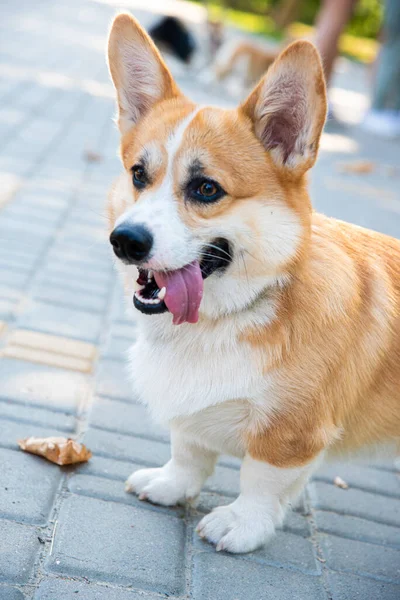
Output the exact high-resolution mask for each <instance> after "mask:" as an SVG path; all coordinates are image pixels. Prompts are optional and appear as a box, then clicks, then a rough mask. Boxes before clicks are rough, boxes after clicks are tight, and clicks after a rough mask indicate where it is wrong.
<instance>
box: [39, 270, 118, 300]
mask: <svg viewBox="0 0 400 600" xmlns="http://www.w3.org/2000/svg"><path fill="white" fill-rule="evenodd" d="M47 288H48V289H49V290H53V289H54V290H55V289H57V288H61V289H65V291H69V292H70V293H73V292H75V293H77V294H79V295H84V294H86V295H87V296H89V297H90V298H94V297H95V298H98V299H99V301H100V300H101V301H102V302H105V301H106V300H107V298H108V293H109V289H108V288H109V283H108V282H107V281H93V280H91V279H88V278H86V276H85V274H82V275H81V274H80V273H79V271H78V272H77V273H75V275H74V276H72V275H71V273H63V272H62V271H61V270H60V271H58V272H54V270H50V269H46V270H44V271H43V275H42V276H41V277H39V278H38V280H37V285H36V290H37V291H45V290H46V289H47Z"/></svg>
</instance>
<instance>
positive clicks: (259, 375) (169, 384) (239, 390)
mask: <svg viewBox="0 0 400 600" xmlns="http://www.w3.org/2000/svg"><path fill="white" fill-rule="evenodd" d="M170 321H171V316H170V315H168V314H166V315H163V316H159V317H156V318H152V317H147V316H144V315H140V316H139V318H138V339H137V342H136V343H135V345H134V346H133V348H132V349H131V351H130V365H131V374H132V379H133V383H134V388H135V391H136V393H137V394H138V396H139V398H140V400H141V401H142V402H144V403H145V404H147V405H148V407H149V409H150V411H151V413H152V416H153V418H154V419H155V420H157V421H159V422H163V423H167V422H170V421H172V420H174V419H179V418H182V417H187V416H189V415H195V414H196V413H199V412H200V411H204V410H205V409H209V408H210V407H213V406H218V405H220V404H222V403H225V402H231V403H232V401H246V402H249V401H250V402H251V401H254V402H255V403H257V402H258V401H259V400H261V399H264V402H265V398H266V394H267V388H268V381H267V378H266V377H265V375H264V374H263V364H262V360H261V358H260V356H259V353H258V352H257V351H256V349H254V348H252V347H251V346H250V345H249V344H247V343H246V342H244V341H242V340H239V334H240V329H241V327H240V326H239V325H238V322H237V321H236V322H235V320H234V318H232V317H230V318H229V319H226V320H219V321H218V322H217V323H214V324H212V325H210V324H209V323H207V324H205V323H201V322H200V323H198V324H197V325H195V326H193V325H189V324H183V325H179V326H173V325H172V324H171V323H170ZM264 366H265V365H264ZM218 412H220V411H218Z"/></svg>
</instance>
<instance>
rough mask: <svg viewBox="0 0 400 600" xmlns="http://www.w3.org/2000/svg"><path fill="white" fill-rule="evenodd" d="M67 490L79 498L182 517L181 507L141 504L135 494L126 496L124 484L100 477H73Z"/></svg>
mask: <svg viewBox="0 0 400 600" xmlns="http://www.w3.org/2000/svg"><path fill="white" fill-rule="evenodd" d="M132 471H133V469H132ZM129 474H130V473H129ZM68 489H69V490H70V491H71V492H73V493H74V494H78V495H80V496H89V497H90V498H100V500H109V501H112V502H120V503H122V504H128V505H130V506H136V507H137V508H140V509H142V508H143V509H149V510H156V511H161V512H166V513H170V514H175V515H180V516H182V515H183V511H184V509H183V507H171V508H170V507H168V508H166V507H163V506H157V505H155V504H151V503H150V502H143V501H141V500H139V499H138V497H137V496H136V495H135V494H128V493H127V492H126V491H125V485H124V482H122V481H115V480H112V479H105V478H102V477H94V476H91V475H74V476H73V477H71V478H70V479H69V480H68Z"/></svg>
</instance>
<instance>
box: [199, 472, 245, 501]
mask: <svg viewBox="0 0 400 600" xmlns="http://www.w3.org/2000/svg"><path fill="white" fill-rule="evenodd" d="M204 489H205V490H208V491H209V492H217V493H218V494H223V495H224V496H237V495H238V494H239V492H240V474H239V473H238V471H237V470H236V469H229V468H228V467H223V466H221V465H217V466H216V467H215V471H214V474H213V475H212V477H210V479H208V480H207V481H206V484H205V486H204Z"/></svg>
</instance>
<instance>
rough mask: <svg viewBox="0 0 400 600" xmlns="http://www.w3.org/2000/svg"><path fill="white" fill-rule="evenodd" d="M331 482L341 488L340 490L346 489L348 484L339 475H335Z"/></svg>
mask: <svg viewBox="0 0 400 600" xmlns="http://www.w3.org/2000/svg"><path fill="white" fill-rule="evenodd" d="M333 483H334V484H335V485H336V487H340V488H342V490H347V489H348V487H349V484H348V483H346V482H345V481H344V479H342V478H341V477H339V475H337V476H336V477H335V479H334V480H333Z"/></svg>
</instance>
